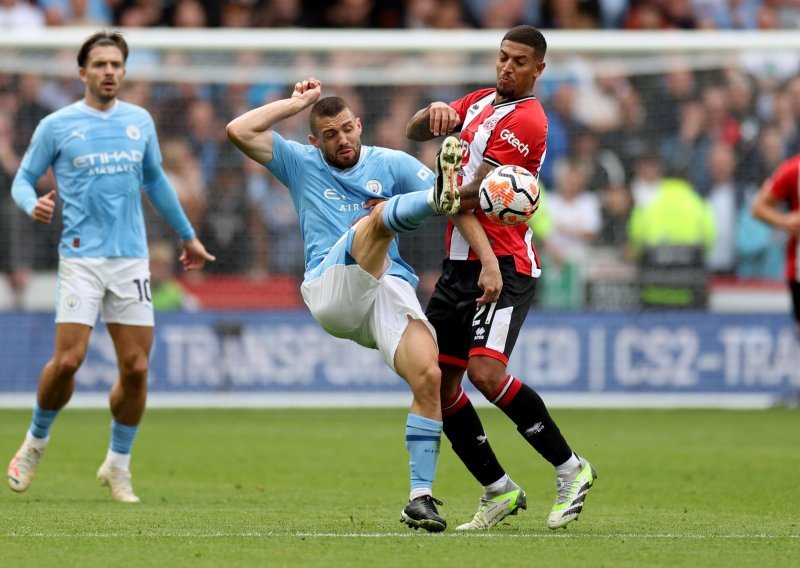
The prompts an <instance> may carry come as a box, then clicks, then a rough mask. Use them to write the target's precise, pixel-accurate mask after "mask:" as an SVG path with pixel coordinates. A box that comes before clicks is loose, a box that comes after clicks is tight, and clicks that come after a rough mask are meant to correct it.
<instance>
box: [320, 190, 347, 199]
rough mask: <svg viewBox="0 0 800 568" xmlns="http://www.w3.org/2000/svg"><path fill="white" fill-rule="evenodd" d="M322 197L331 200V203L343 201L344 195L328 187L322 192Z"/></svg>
mask: <svg viewBox="0 0 800 568" xmlns="http://www.w3.org/2000/svg"><path fill="white" fill-rule="evenodd" d="M322 197H324V198H325V199H332V200H333V201H342V200H344V199H345V196H344V195H342V194H341V193H339V192H338V191H336V190H335V189H332V188H330V187H329V188H328V189H325V190H323V191H322Z"/></svg>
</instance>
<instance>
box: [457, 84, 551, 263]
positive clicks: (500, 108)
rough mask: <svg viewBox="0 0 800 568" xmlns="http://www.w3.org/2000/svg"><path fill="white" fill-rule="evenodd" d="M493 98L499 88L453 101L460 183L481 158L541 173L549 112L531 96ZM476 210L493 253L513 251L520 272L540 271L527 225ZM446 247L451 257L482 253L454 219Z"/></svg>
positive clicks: (467, 178)
mask: <svg viewBox="0 0 800 568" xmlns="http://www.w3.org/2000/svg"><path fill="white" fill-rule="evenodd" d="M494 98H495V89H481V90H478V91H474V92H472V93H470V94H468V95H466V96H465V97H462V98H460V99H458V100H457V101H453V102H452V103H450V106H451V107H453V108H454V109H455V110H456V112H458V115H459V116H460V117H461V148H462V152H463V155H464V158H463V162H462V164H463V165H462V168H461V175H460V177H459V185H461V184H464V183H469V182H470V181H472V179H473V178H474V177H475V172H476V171H477V170H478V166H480V164H481V162H488V163H489V164H492V165H494V166H502V165H515V166H522V167H524V168H525V169H527V170H528V171H530V172H531V173H533V174H535V175H536V176H538V175H539V168H540V167H541V165H542V162H543V161H544V156H545V153H546V149H547V141H546V140H547V117H546V116H545V114H544V110H543V109H542V105H541V104H540V103H539V101H538V100H536V97H533V96H530V97H525V98H522V99H518V100H513V101H507V102H504V103H499V104H496V105H495V104H493V103H494ZM475 215H476V217H477V218H478V220H479V221H480V222H481V225H482V226H483V230H484V231H486V236H487V237H488V238H489V242H490V243H491V245H492V250H493V251H494V253H495V255H497V256H498V257H500V256H513V257H514V263H515V266H516V268H517V272H521V273H523V274H528V275H530V276H535V277H538V276H539V275H540V274H541V268H540V266H539V257H538V255H537V254H536V249H535V248H534V246H533V242H532V240H531V237H532V234H531V230H530V228H528V225H526V224H525V223H522V224H521V225H516V226H513V227H511V226H506V225H498V224H497V223H493V222H492V221H490V220H489V219H487V218H486V216H485V215H484V214H483V212H482V211H481V210H480V209H476V210H475ZM446 246H447V256H448V258H450V259H451V260H468V259H469V260H476V259H477V258H478V257H477V256H476V255H475V253H474V252H473V251H472V250H471V249H470V247H469V245H468V244H467V241H466V240H465V239H464V237H462V236H461V234H460V233H459V231H458V229H456V228H455V226H454V225H453V224H452V222H451V223H449V224H448V227H447V241H446Z"/></svg>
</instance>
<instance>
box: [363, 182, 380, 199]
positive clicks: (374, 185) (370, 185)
mask: <svg viewBox="0 0 800 568" xmlns="http://www.w3.org/2000/svg"><path fill="white" fill-rule="evenodd" d="M364 187H366V188H367V191H369V192H370V193H374V194H375V195H380V194H381V191H383V184H382V183H381V182H380V181H378V180H376V179H371V180H369V181H367V183H366V184H364Z"/></svg>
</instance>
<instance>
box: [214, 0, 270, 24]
mask: <svg viewBox="0 0 800 568" xmlns="http://www.w3.org/2000/svg"><path fill="white" fill-rule="evenodd" d="M262 4H263V3H262V2H259V1H258V0H223V1H222V2H220V3H219V19H220V26H221V27H223V28H249V27H251V26H253V25H255V23H256V21H257V19H258V18H257V13H258V10H259V7H260V6H261V5H262Z"/></svg>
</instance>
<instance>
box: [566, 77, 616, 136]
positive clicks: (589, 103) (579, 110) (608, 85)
mask: <svg viewBox="0 0 800 568" xmlns="http://www.w3.org/2000/svg"><path fill="white" fill-rule="evenodd" d="M630 95H631V85H630V82H629V81H628V79H627V76H626V75H625V70H624V68H623V66H622V64H621V63H620V62H613V63H609V62H606V63H605V64H604V65H603V66H602V67H601V68H599V69H597V72H596V73H595V75H594V77H592V80H591V81H584V82H581V83H580V84H579V86H578V88H577V91H576V93H575V99H574V100H573V102H572V104H573V105H574V106H573V108H572V116H574V117H575V120H577V121H578V122H580V123H581V124H583V125H585V126H588V127H589V128H591V129H592V130H596V131H598V132H608V131H610V130H614V129H616V128H619V126H620V124H621V122H622V108H621V107H622V102H621V101H622V99H623V98H626V97H629V96H630Z"/></svg>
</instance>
